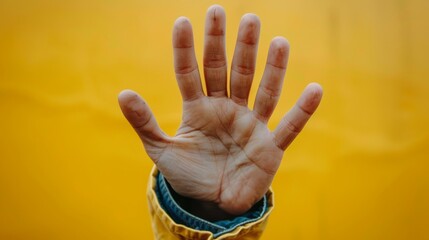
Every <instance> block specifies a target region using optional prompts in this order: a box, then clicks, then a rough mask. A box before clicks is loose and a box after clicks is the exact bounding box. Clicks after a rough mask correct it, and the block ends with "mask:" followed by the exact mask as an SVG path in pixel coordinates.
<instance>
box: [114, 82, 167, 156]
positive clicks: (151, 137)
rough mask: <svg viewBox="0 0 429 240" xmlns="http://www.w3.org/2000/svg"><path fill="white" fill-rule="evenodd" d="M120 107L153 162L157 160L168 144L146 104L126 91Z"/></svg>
mask: <svg viewBox="0 0 429 240" xmlns="http://www.w3.org/2000/svg"><path fill="white" fill-rule="evenodd" d="M118 102H119V106H120V107H121V110H122V113H123V114H124V116H125V118H127V120H128V122H129V123H130V124H131V126H132V127H133V128H134V130H135V131H136V132H137V134H138V135H139V137H140V139H141V140H142V142H143V144H144V147H145V149H146V151H147V153H148V155H149V157H151V158H152V160H153V161H154V162H155V163H156V162H157V159H158V157H159V155H160V153H161V152H162V149H164V148H165V146H166V145H167V142H168V137H167V136H166V135H165V134H164V133H163V132H162V131H161V129H160V128H159V126H158V123H157V122H156V120H155V117H154V116H153V114H152V111H151V110H150V108H149V106H148V105H147V104H146V102H145V101H144V100H143V99H142V98H141V97H140V96H139V95H138V94H137V93H135V92H134V91H131V90H124V91H122V92H121V93H119V96H118Z"/></svg>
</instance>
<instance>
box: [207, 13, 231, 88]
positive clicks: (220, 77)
mask: <svg viewBox="0 0 429 240" xmlns="http://www.w3.org/2000/svg"><path fill="white" fill-rule="evenodd" d="M205 29H206V30H205V40H204V78H205V80H206V87H207V95H208V96H213V97H226V96H227V91H226V79H227V75H226V74H227V64H226V54H225V11H224V10H223V8H222V7H221V6H219V5H213V6H211V7H210V8H209V9H208V11H207V17H206V28H205Z"/></svg>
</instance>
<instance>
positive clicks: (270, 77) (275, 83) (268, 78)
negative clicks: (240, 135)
mask: <svg viewBox="0 0 429 240" xmlns="http://www.w3.org/2000/svg"><path fill="white" fill-rule="evenodd" d="M288 56H289V43H288V42H287V40H286V39H285V38H283V37H276V38H274V39H273V40H272V41H271V45H270V49H269V50H268V58H267V64H266V65H265V70H264V74H263V76H262V80H261V84H260V85H259V89H258V93H257V94H256V100H255V105H254V107H253V109H254V110H253V111H254V113H256V116H257V117H258V118H259V119H260V120H261V121H262V122H264V123H266V122H267V121H268V120H269V118H270V117H271V114H272V113H273V111H274V109H275V107H276V105H277V102H278V100H279V97H280V93H281V90H282V86H283V79H284V76H285V73H286V65H287V61H288Z"/></svg>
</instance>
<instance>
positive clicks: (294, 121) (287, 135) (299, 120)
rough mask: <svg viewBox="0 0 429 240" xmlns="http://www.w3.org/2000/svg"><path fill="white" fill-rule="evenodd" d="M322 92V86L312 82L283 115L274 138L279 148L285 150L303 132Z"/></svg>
mask: <svg viewBox="0 0 429 240" xmlns="http://www.w3.org/2000/svg"><path fill="white" fill-rule="evenodd" d="M322 93H323V91H322V87H321V86H320V85H319V84H317V83H310V84H309V85H308V86H307V87H306V88H305V89H304V92H303V93H302V95H301V97H300V98H299V99H298V101H297V103H296V104H295V106H293V108H292V109H291V110H290V111H289V112H288V113H287V114H286V115H285V116H284V117H283V119H282V121H281V122H280V124H279V125H278V126H277V128H276V129H275V130H274V140H275V142H276V144H277V146H278V147H279V148H281V149H283V150H285V149H286V148H287V147H288V146H289V144H290V143H291V142H292V141H293V140H294V139H295V137H296V136H297V135H298V134H299V133H300V132H301V130H302V128H303V127H304V125H305V124H306V123H307V121H308V119H309V118H310V117H311V115H313V113H314V111H316V109H317V106H319V103H320V100H321V99H322Z"/></svg>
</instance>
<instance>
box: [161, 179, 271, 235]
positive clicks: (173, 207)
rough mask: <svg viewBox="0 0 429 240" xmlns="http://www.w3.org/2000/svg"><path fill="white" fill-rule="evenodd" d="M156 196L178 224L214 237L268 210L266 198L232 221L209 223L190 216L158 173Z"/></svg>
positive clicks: (258, 217) (254, 219)
mask: <svg viewBox="0 0 429 240" xmlns="http://www.w3.org/2000/svg"><path fill="white" fill-rule="evenodd" d="M156 186H157V187H156V189H155V192H156V195H157V197H158V200H159V203H160V205H161V207H162V208H163V209H164V210H165V211H166V212H167V214H168V215H169V216H170V217H171V218H172V219H173V220H174V221H175V222H176V223H178V224H183V225H185V226H187V227H190V228H192V229H195V230H206V231H210V232H212V233H213V235H214V237H218V236H220V235H222V234H225V233H228V232H231V231H233V230H234V229H235V228H236V227H238V226H240V225H244V224H246V223H249V222H253V221H256V220H258V219H260V218H261V217H262V216H263V215H264V214H265V213H266V211H267V209H268V202H267V197H266V196H264V197H263V199H261V201H259V202H258V203H256V204H255V206H253V207H252V209H250V210H249V211H248V212H246V213H244V214H243V215H241V216H238V217H234V218H232V219H226V220H221V221H217V222H210V221H207V220H205V219H202V218H200V217H197V216H195V215H192V214H190V213H189V212H187V211H186V210H184V209H183V208H182V207H180V205H179V204H177V202H176V201H175V200H174V198H173V196H172V194H171V192H170V191H172V190H170V188H169V187H168V184H167V181H166V179H165V178H164V176H163V175H162V173H161V172H160V173H159V174H158V176H157V185H156Z"/></svg>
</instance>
